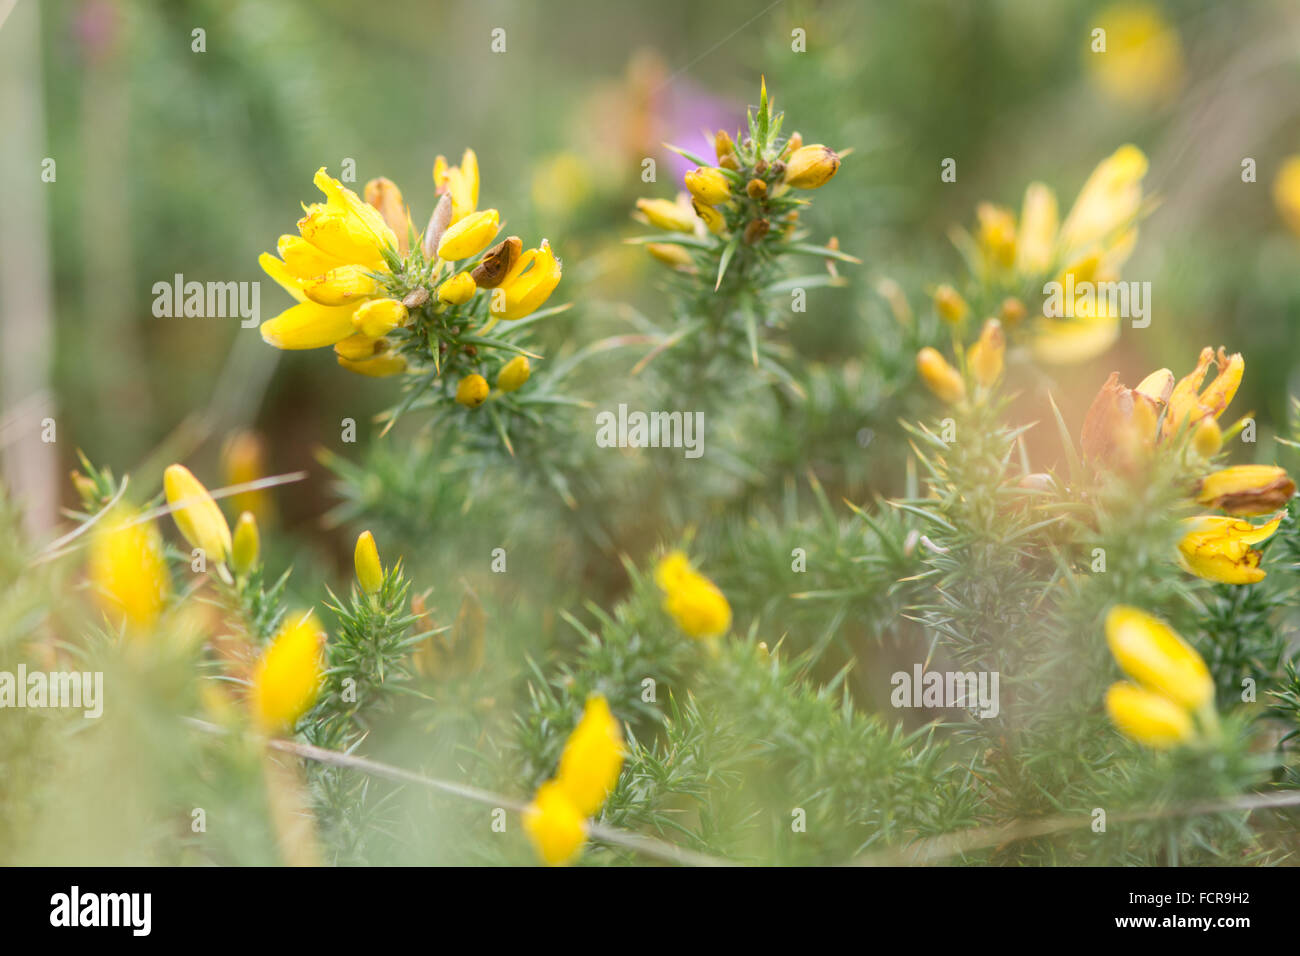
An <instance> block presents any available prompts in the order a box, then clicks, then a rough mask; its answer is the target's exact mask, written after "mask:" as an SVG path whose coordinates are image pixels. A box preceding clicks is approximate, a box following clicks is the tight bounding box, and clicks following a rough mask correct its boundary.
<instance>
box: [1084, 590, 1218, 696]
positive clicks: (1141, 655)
mask: <svg viewBox="0 0 1300 956" xmlns="http://www.w3.org/2000/svg"><path fill="white" fill-rule="evenodd" d="M1106 643H1107V644H1108V645H1109V646H1110V651H1111V653H1112V654H1114V655H1115V660H1116V662H1117V663H1118V664H1119V666H1120V667H1121V668H1122V669H1123V670H1124V672H1125V673H1126V674H1128V675H1129V676H1130V677H1132V678H1133V679H1134V680H1136V681H1137V682H1138V683H1140V684H1142V685H1143V686H1144V687H1146V688H1147V689H1149V690H1152V691H1155V692H1157V693H1159V694H1163V695H1164V696H1165V697H1168V698H1169V699H1170V700H1172V701H1174V702H1176V703H1178V704H1180V705H1182V706H1183V707H1185V708H1187V709H1188V710H1191V711H1196V710H1199V709H1200V708H1202V707H1203V706H1205V704H1206V703H1208V702H1209V701H1211V700H1213V699H1214V680H1213V678H1211V677H1210V671H1209V668H1207V667H1206V666H1205V661H1204V660H1203V659H1202V658H1201V655H1200V654H1198V653H1197V652H1196V649H1195V648H1193V647H1192V646H1191V645H1190V644H1188V643H1187V642H1186V641H1184V640H1183V639H1182V638H1181V637H1179V636H1178V634H1177V633H1175V632H1174V630H1173V628H1171V627H1170V626H1169V625H1168V624H1166V623H1165V622H1164V621H1162V620H1160V619H1159V618H1158V617H1155V616H1153V615H1151V614H1147V613H1146V612H1145V611H1142V610H1140V609H1138V608H1135V607H1131V606H1129V605H1126V604H1117V605H1115V606H1114V607H1113V608H1111V609H1110V612H1109V613H1108V614H1107V615H1106Z"/></svg>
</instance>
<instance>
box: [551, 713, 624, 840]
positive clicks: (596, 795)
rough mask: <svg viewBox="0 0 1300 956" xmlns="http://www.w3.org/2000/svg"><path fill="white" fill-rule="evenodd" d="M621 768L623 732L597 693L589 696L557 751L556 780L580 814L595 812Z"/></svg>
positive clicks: (600, 805)
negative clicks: (562, 749)
mask: <svg viewBox="0 0 1300 956" xmlns="http://www.w3.org/2000/svg"><path fill="white" fill-rule="evenodd" d="M622 768H623V734H622V731H620V730H619V727H618V721H616V720H615V719H614V715H613V714H612V713H610V710H609V704H608V702H607V701H606V700H605V698H604V697H601V696H599V695H597V696H593V697H591V698H590V699H588V701H587V703H586V706H585V707H584V708H583V712H582V719H581V720H579V721H578V726H577V727H575V728H574V729H573V733H571V734H570V735H569V739H568V741H567V742H566V743H565V745H564V752H563V753H562V754H561V755H560V766H559V770H558V771H557V772H556V778H555V779H556V782H557V783H558V784H559V785H560V787H561V788H562V789H563V790H564V792H565V793H566V794H567V795H568V797H569V800H570V801H571V802H572V803H573V805H574V807H576V808H577V810H578V812H579V813H581V814H582V815H583V816H588V817H589V816H594V815H595V814H596V813H597V812H598V811H599V810H600V808H601V807H602V806H603V805H604V803H605V799H606V798H607V797H608V796H609V794H610V791H612V790H613V789H614V785H615V784H616V783H617V782H618V775H619V773H620V771H621V770H622Z"/></svg>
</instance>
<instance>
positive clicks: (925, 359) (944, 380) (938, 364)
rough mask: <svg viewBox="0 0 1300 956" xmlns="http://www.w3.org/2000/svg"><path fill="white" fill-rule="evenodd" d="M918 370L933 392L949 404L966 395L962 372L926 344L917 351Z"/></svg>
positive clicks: (922, 379) (958, 400) (953, 403)
mask: <svg viewBox="0 0 1300 956" xmlns="http://www.w3.org/2000/svg"><path fill="white" fill-rule="evenodd" d="M916 370H917V372H919V373H920V375H921V381H923V382H925V385H926V387H927V388H928V389H930V391H931V392H933V393H934V394H935V395H937V396H938V397H939V398H940V399H941V400H943V401H945V402H947V403H948V404H949V405H955V404H956V403H957V402H960V401H961V400H962V399H963V398H965V397H966V383H965V382H963V381H962V378H961V373H960V372H958V371H957V370H956V369H955V368H953V367H952V366H951V365H949V364H948V360H947V359H945V358H944V357H943V356H942V355H940V354H939V352H938V351H937V350H936V349H932V348H930V346H928V345H927V346H926V347H925V348H923V349H921V351H919V352H917V353H916Z"/></svg>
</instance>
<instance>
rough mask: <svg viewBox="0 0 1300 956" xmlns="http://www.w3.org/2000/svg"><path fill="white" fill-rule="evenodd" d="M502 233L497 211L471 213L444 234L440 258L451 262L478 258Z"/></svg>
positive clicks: (439, 249)
mask: <svg viewBox="0 0 1300 956" xmlns="http://www.w3.org/2000/svg"><path fill="white" fill-rule="evenodd" d="M500 231H501V214H500V213H498V212H497V211H496V210H495V209H484V210H483V211H482V212H473V213H470V214H469V215H468V216H466V217H465V218H464V219H462V220H460V221H459V222H456V223H453V224H452V226H451V227H450V228H448V229H447V231H446V232H444V233H443V234H442V241H441V242H439V243H438V258H439V259H446V260H447V261H449V262H450V261H454V260H457V259H468V258H470V257H471V256H476V255H478V254H479V253H480V252H482V251H483V250H484V249H486V248H487V247H488V246H490V245H491V244H492V240H493V239H495V238H496V235H497V233H498V232H500Z"/></svg>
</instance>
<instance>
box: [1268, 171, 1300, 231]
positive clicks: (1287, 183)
mask: <svg viewBox="0 0 1300 956" xmlns="http://www.w3.org/2000/svg"><path fill="white" fill-rule="evenodd" d="M1273 204H1274V205H1275V206H1277V211H1278V214H1279V215H1280V216H1281V217H1282V221H1283V222H1285V223H1286V226H1287V228H1288V229H1290V230H1291V231H1292V232H1294V233H1295V234H1296V235H1297V236H1300V156H1288V157H1287V158H1286V159H1285V160H1283V161H1282V166H1281V168H1280V169H1279V170H1278V171H1277V178H1276V179H1275V180H1273Z"/></svg>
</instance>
